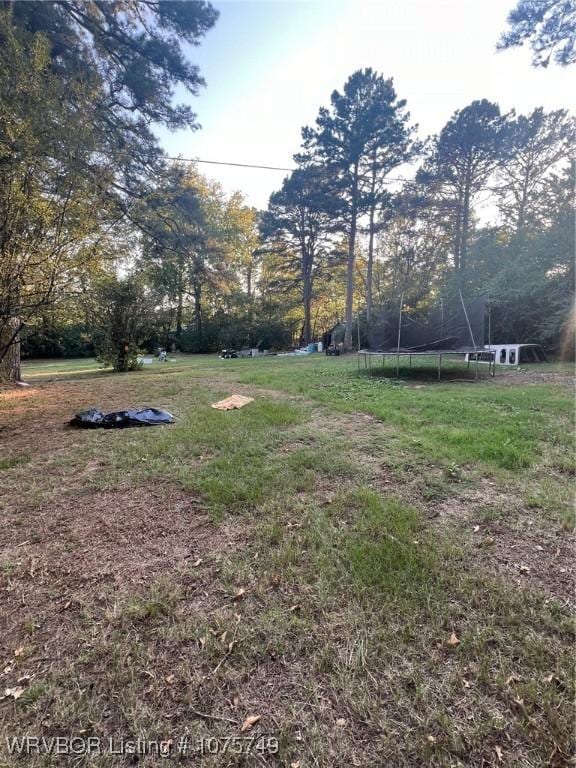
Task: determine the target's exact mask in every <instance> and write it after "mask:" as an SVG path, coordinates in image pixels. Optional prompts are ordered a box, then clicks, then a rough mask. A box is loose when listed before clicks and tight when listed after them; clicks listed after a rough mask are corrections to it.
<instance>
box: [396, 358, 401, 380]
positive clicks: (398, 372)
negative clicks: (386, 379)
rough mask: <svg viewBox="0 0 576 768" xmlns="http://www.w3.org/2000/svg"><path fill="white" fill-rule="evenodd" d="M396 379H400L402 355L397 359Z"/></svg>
mask: <svg viewBox="0 0 576 768" xmlns="http://www.w3.org/2000/svg"><path fill="white" fill-rule="evenodd" d="M396 378H397V379H399V378H400V355H398V356H397V357H396Z"/></svg>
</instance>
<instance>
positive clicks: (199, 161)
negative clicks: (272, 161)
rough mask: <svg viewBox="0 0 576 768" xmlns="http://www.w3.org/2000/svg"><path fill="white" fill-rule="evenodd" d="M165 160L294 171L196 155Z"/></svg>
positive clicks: (292, 169)
mask: <svg viewBox="0 0 576 768" xmlns="http://www.w3.org/2000/svg"><path fill="white" fill-rule="evenodd" d="M166 159H167V160H180V161H181V162H184V163H207V164H208V165H233V166H236V167H237V168H259V169H261V170H264V171H290V172H291V171H295V170H296V169H295V168H280V167H279V166H277V165H256V164H254V163H227V162H225V161H224V160H200V158H198V157H170V156H167V157H166Z"/></svg>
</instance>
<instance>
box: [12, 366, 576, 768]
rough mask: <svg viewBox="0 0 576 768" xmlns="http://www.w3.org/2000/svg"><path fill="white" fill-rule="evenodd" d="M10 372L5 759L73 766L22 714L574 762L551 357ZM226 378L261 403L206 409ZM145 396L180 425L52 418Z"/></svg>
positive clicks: (564, 407)
mask: <svg viewBox="0 0 576 768" xmlns="http://www.w3.org/2000/svg"><path fill="white" fill-rule="evenodd" d="M416 373H417V372H416ZM378 374H380V375H378ZM433 376H434V373H432V377H433ZM24 377H25V379H27V380H28V381H29V382H30V383H31V386H30V387H29V388H22V389H6V390H4V391H2V392H1V393H0V437H1V439H2V453H1V456H0V472H1V474H0V478H1V494H2V509H1V521H0V616H1V619H0V622H1V623H0V675H1V678H0V697H2V698H1V699H0V723H1V730H2V733H1V734H0V764H1V765H2V766H4V765H6V766H12V765H14V766H16V765H20V764H22V763H23V761H24V762H25V764H26V765H30V766H47V765H64V764H66V765H67V764H70V761H71V759H72V758H71V756H70V755H60V756H58V755H56V754H52V755H47V754H45V753H44V754H28V755H26V756H25V757H22V756H19V755H18V754H17V751H18V750H17V749H14V748H13V747H10V745H9V743H8V742H7V741H6V738H8V739H11V738H14V737H18V738H22V737H25V736H38V737H42V736H43V737H45V738H46V739H50V738H51V737H56V736H66V737H78V738H80V739H84V742H83V743H86V744H88V743H91V744H92V745H94V749H93V752H92V754H91V755H90V756H89V757H88V756H81V755H80V756H79V763H78V764H83V763H85V764H89V765H90V766H95V767H97V768H100V767H101V766H102V767H103V766H106V768H108V767H109V766H120V765H127V764H130V763H131V762H134V761H135V760H136V758H134V757H130V756H129V755H121V754H112V752H111V751H110V746H111V745H112V746H113V747H115V748H116V751H118V752H121V751H122V746H121V745H122V743H125V742H126V741H127V740H136V739H141V740H142V741H141V745H146V744H150V743H151V742H153V741H158V740H162V741H164V742H166V744H165V745H164V750H165V752H166V753H167V754H169V755H170V761H171V764H183V765H185V764H190V765H203V766H208V767H209V766H240V765H248V766H252V765H254V766H258V765H269V766H276V765H278V766H280V765H281V766H298V767H299V768H305V766H306V767H307V766H310V767H312V766H323V767H324V766H325V767H326V768H340V766H365V767H366V768H374V767H375V766H386V767H388V766H390V768H401V767H402V766H406V767H408V766H409V767H410V768H414V766H421V765H431V766H458V765H460V766H491V765H493V766H500V765H502V766H515V767H518V766H521V767H526V768H528V767H536V766H568V765H571V764H572V762H571V760H572V744H573V739H572V736H573V709H572V702H573V682H572V673H571V664H572V661H573V653H572V650H573V621H572V616H573V607H574V606H573V563H572V554H573V552H572V544H573V538H572V537H573V533H572V528H573V517H572V516H573V510H572V500H573V479H574V471H575V469H574V458H573V457H574V451H573V448H574V446H573V399H572V390H571V385H572V382H573V374H572V371H571V370H570V369H569V368H567V367H564V368H561V367H557V366H556V367H555V366H543V367H540V368H536V367H534V368H533V369H532V370H531V371H530V372H526V371H520V372H516V371H509V372H506V373H505V374H503V373H501V372H500V371H499V372H498V375H497V377H496V379H495V380H483V381H479V382H477V383H469V382H458V381H450V380H447V381H443V382H441V383H437V382H436V381H434V380H429V379H427V378H426V377H417V376H416V377H415V378H412V379H404V380H402V381H400V382H396V381H394V380H391V379H388V378H386V377H385V376H383V375H382V372H381V371H372V375H369V374H368V373H365V372H360V373H358V372H357V370H356V361H355V360H351V359H349V358H348V359H347V358H324V357H322V356H311V357H306V358H269V359H265V358H264V359H254V360H218V359H216V358H214V357H202V356H188V357H185V356H181V357H179V358H178V359H177V361H176V362H172V363H166V364H160V363H155V364H154V365H152V366H149V367H146V368H145V369H144V370H142V371H140V372H137V373H131V374H116V375H114V374H112V373H110V372H106V371H104V372H102V371H98V370H97V368H96V364H95V363H94V362H93V361H91V360H82V361H66V362H58V361H50V362H45V363H38V364H34V365H32V364H28V365H27V366H26V367H25V369H24ZM234 393H235V394H240V395H245V396H249V397H253V398H254V402H251V403H249V404H248V405H246V406H245V407H244V408H242V409H241V410H232V411H228V412H222V411H218V410H215V409H213V408H211V404H212V403H215V402H216V401H218V400H222V399H223V398H226V397H228V396H229V395H231V394H234ZM146 405H149V406H155V407H158V408H165V409H167V410H169V411H170V412H171V413H173V414H174V415H175V417H176V419H177V421H176V423H175V424H174V425H171V426H162V427H153V428H146V429H130V430H94V431H91V430H74V429H72V428H70V427H68V426H67V425H66V422H67V421H68V420H69V419H70V418H71V417H72V416H73V415H74V413H76V412H77V411H79V410H82V409H84V408H88V407H90V406H98V407H101V408H102V409H103V410H115V409H120V408H125V407H128V406H133V407H141V406H146ZM261 735H262V737H263V738H262V739H261V740H260V736H261ZM89 737H92V739H93V741H92V742H88V738H89ZM239 737H242V738H243V739H244V740H243V741H241V740H240V738H239ZM252 737H254V739H253V740H251V739H252ZM264 737H266V738H268V740H266V738H264ZM110 739H111V740H112V741H110ZM78 744H81V742H79V743H78ZM97 744H98V745H99V747H98V748H97V747H96V745H97ZM77 747H78V748H79V749H80V746H78V745H77ZM249 749H251V750H252V751H251V752H250V754H247V752H248V750H249ZM199 750H203V751H204V754H203V755H201V756H200V755H199V754H198V751H199ZM11 752H13V754H11ZM44 752H46V750H44ZM149 752H150V754H148V755H143V754H142V755H140V759H139V764H140V765H147V766H148V765H149V766H154V765H166V764H167V761H166V759H165V758H164V757H161V756H159V755H158V754H157V751H155V749H154V747H151V748H150V750H149ZM77 757H78V756H77Z"/></svg>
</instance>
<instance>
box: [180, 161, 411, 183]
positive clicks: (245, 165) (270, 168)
mask: <svg viewBox="0 0 576 768" xmlns="http://www.w3.org/2000/svg"><path fill="white" fill-rule="evenodd" d="M165 158H166V160H175V161H177V162H178V161H180V162H182V163H205V164H207V165H231V166H233V167H235V168H257V169H258V170H263V171H287V172H288V173H293V172H294V171H296V170H298V169H297V168H283V167H280V166H278V165H257V164H256V163H232V162H227V161H225V160H201V159H200V158H199V157H173V156H170V155H165ZM386 181H409V179H401V178H394V177H391V176H388V177H386Z"/></svg>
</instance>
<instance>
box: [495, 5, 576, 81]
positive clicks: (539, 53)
mask: <svg viewBox="0 0 576 768" xmlns="http://www.w3.org/2000/svg"><path fill="white" fill-rule="evenodd" d="M508 24H509V25H510V27H509V29H507V30H506V31H505V32H504V33H503V34H502V36H501V37H500V41H499V43H498V48H499V49H500V50H503V49H506V48H514V47H516V46H521V45H524V44H525V43H529V45H530V48H531V49H532V64H533V65H534V66H535V67H547V66H548V64H549V63H550V60H551V59H553V60H554V61H555V62H556V64H560V65H561V66H567V65H568V64H574V62H576V4H575V3H574V0H518V4H517V5H516V7H515V8H514V9H513V10H512V11H510V14H509V16H508Z"/></svg>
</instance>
